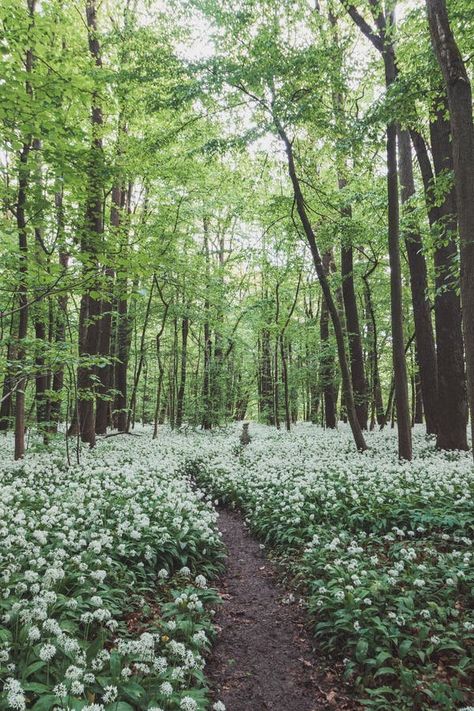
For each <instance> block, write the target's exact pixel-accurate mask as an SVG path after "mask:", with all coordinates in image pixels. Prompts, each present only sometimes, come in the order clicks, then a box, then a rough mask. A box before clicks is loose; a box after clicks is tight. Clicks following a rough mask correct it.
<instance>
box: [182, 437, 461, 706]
mask: <svg viewBox="0 0 474 711" xmlns="http://www.w3.org/2000/svg"><path fill="white" fill-rule="evenodd" d="M369 439H370V450H369V451H368V452H366V453H364V454H363V455H360V454H357V453H354V452H353V450H352V448H351V443H350V437H349V433H348V432H347V430H345V429H344V428H343V429H342V430H341V431H340V432H339V431H334V430H322V429H320V428H314V427H313V426H310V425H301V426H297V427H296V428H295V429H294V431H293V432H292V433H291V434H288V433H285V432H280V431H277V430H275V429H271V428H268V427H257V428H255V427H254V437H253V440H252V442H251V444H250V445H248V446H247V447H243V448H242V447H239V446H236V444H235V441H236V438H234V443H231V440H229V439H226V438H225V437H224V436H220V437H217V438H214V440H213V442H214V444H213V443H212V442H210V443H209V446H208V447H207V449H206V448H203V447H201V451H200V454H199V457H198V459H197V460H194V462H193V471H195V473H196V476H197V477H198V480H199V482H200V484H201V485H202V486H203V487H205V488H207V489H208V490H209V491H210V492H211V493H212V495H213V496H216V497H217V498H218V499H219V500H220V501H221V502H222V503H224V504H227V505H233V506H237V507H238V508H239V509H241V510H242V511H243V513H244V515H245V518H246V521H247V523H248V525H249V526H250V527H251V529H252V531H254V532H255V534H256V535H257V536H258V537H259V538H260V539H261V540H262V541H264V542H265V543H266V544H268V545H269V546H271V547H272V549H273V550H274V551H275V552H276V553H277V554H278V555H279V556H280V558H282V559H283V560H284V562H285V563H286V565H287V566H288V567H289V568H290V569H291V570H292V573H293V575H294V577H295V581H296V582H297V583H299V585H300V589H301V591H302V593H303V596H304V597H305V599H306V602H307V605H308V608H309V611H310V615H311V619H312V621H313V622H312V624H313V630H314V634H315V637H316V641H317V645H318V648H321V649H322V650H324V651H325V652H326V653H327V654H328V655H330V657H331V658H332V659H334V658H339V659H341V660H343V663H344V665H345V670H346V671H345V673H346V677H347V678H349V679H351V680H352V681H353V682H354V684H355V685H356V687H357V688H358V690H359V692H361V696H362V698H363V703H364V704H365V705H367V706H368V707H369V708H377V709H412V708H415V709H435V708H436V709H455V708H460V706H462V705H463V704H466V703H469V702H471V703H472V694H471V692H470V691H469V689H472V678H473V672H474V665H473V643H474V614H473V604H472V600H473V597H472V596H473V589H474V566H473V564H472V562H473V561H472V556H473V552H472V538H473V534H474V531H473V524H474V516H473V499H472V496H473V485H474V472H473V467H472V462H471V459H470V457H469V456H468V455H467V454H465V453H459V452H451V453H447V452H440V451H436V450H435V448H434V446H433V442H432V441H431V440H430V439H427V438H426V437H425V436H424V434H423V433H422V431H421V428H420V430H417V429H416V428H415V436H414V441H415V444H416V448H415V452H416V455H415V458H414V461H413V462H412V463H410V464H409V463H400V462H399V461H398V459H397V457H396V447H395V446H394V445H395V434H394V433H392V432H390V431H387V430H385V431H383V432H378V433H372V434H371V435H370V437H369Z"/></svg>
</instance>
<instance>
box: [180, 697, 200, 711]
mask: <svg viewBox="0 0 474 711" xmlns="http://www.w3.org/2000/svg"><path fill="white" fill-rule="evenodd" d="M197 707H198V705H197V703H196V701H194V699H192V698H191V697H190V696H183V698H182V699H181V701H180V704H179V708H180V709H183V711H196V709H197Z"/></svg>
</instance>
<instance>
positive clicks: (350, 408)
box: [274, 117, 367, 451]
mask: <svg viewBox="0 0 474 711" xmlns="http://www.w3.org/2000/svg"><path fill="white" fill-rule="evenodd" d="M274 121H275V125H276V127H277V129H278V133H279V135H280V138H281V139H282V141H283V143H284V146H285V150H286V154H287V158H288V171H289V175H290V179H291V182H292V185H293V192H294V196H295V202H296V207H297V210H298V215H299V217H300V220H301V224H302V225H303V229H304V232H305V235H306V239H307V240H308V244H309V247H310V250H311V255H312V257H313V262H314V266H315V269H316V273H317V275H318V279H319V283H320V284H321V288H322V290H323V294H324V298H325V301H326V305H327V307H328V311H329V314H330V316H331V320H332V324H333V327H334V332H335V335H336V343H337V350H338V356H339V367H340V369H341V376H342V383H343V391H344V397H345V402H346V406H347V415H348V419H349V422H350V425H351V430H352V434H353V437H354V441H355V445H356V447H357V449H358V450H361V451H363V450H365V449H367V444H366V442H365V439H364V435H363V433H362V429H361V427H360V424H359V420H358V418H357V414H356V411H355V404H354V394H353V391H352V381H351V376H350V372H349V366H348V363H347V356H346V345H345V342H344V330H343V326H342V323H341V318H340V315H339V311H338V308H337V306H336V303H335V301H334V298H333V295H332V291H331V287H330V285H329V281H328V279H327V277H326V274H325V272H324V268H323V264H322V261H321V256H320V254H319V249H318V246H317V242H316V235H315V234H314V232H313V228H312V226H311V222H310V220H309V217H308V214H307V212H306V206H305V201H304V197H303V193H302V191H301V185H300V182H299V179H298V175H297V173H296V166H295V162H294V157H293V146H292V144H291V142H290V140H289V139H288V136H287V134H286V132H285V130H284V129H283V126H282V125H281V123H280V121H279V120H278V119H276V118H275V117H274Z"/></svg>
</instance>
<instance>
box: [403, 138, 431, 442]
mask: <svg viewBox="0 0 474 711" xmlns="http://www.w3.org/2000/svg"><path fill="white" fill-rule="evenodd" d="M398 159H399V171H400V189H401V190H400V192H401V199H402V204H403V205H404V206H405V217H406V223H407V227H406V229H405V230H404V232H405V234H404V240H405V246H406V250H407V256H408V264H409V268H410V284H411V297H412V306H413V318H414V322H415V338H416V350H417V354H418V365H419V375H420V382H421V392H422V395H423V405H424V411H425V418H426V430H427V432H428V434H436V433H437V431H438V424H437V422H438V379H437V364H436V351H435V342H434V336H433V325H432V323H431V305H430V302H429V298H428V276H427V267H426V260H425V257H424V254H423V240H422V238H421V234H420V230H419V228H418V225H416V224H415V223H414V217H413V214H412V213H413V208H412V207H411V205H410V200H411V198H412V197H413V196H414V194H415V183H414V179H413V168H412V155H411V146H410V136H409V134H408V132H407V131H404V130H401V129H399V130H398Z"/></svg>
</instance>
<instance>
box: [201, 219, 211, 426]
mask: <svg viewBox="0 0 474 711" xmlns="http://www.w3.org/2000/svg"><path fill="white" fill-rule="evenodd" d="M203 227H204V259H205V266H206V295H205V298H204V319H205V320H204V331H203V334H204V367H203V380H202V420H201V426H202V429H203V430H210V429H211V428H212V414H211V361H212V334H211V327H210V324H209V320H210V309H211V304H210V298H209V288H210V258H209V235H208V230H209V220H208V218H207V217H205V218H204V220H203Z"/></svg>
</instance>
